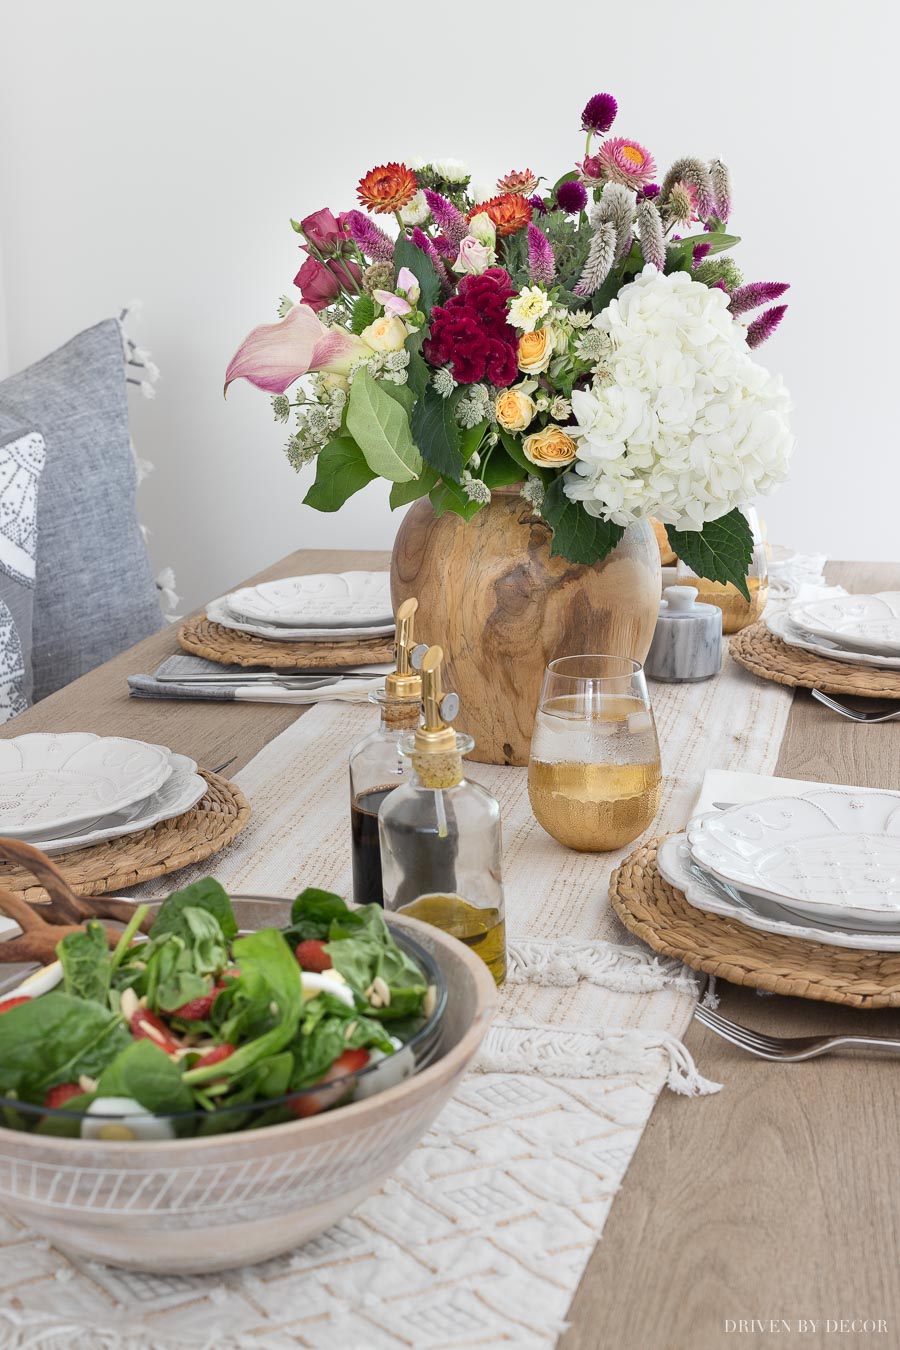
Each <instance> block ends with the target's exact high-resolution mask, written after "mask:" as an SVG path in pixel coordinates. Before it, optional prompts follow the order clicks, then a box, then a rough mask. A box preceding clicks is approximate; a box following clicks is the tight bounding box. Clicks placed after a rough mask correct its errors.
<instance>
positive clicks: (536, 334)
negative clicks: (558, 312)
mask: <svg viewBox="0 0 900 1350" xmlns="http://www.w3.org/2000/svg"><path fill="white" fill-rule="evenodd" d="M555 342H556V333H555V332H554V330H553V329H552V328H537V329H535V330H534V331H533V332H531V333H523V334H522V336H521V337H520V338H519V369H520V370H524V371H525V373H526V374H527V375H539V374H540V373H541V371H542V370H546V369H547V367H548V366H549V364H550V361H551V359H552V357H553V351H554V345H555Z"/></svg>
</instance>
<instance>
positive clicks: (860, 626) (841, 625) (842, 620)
mask: <svg viewBox="0 0 900 1350" xmlns="http://www.w3.org/2000/svg"><path fill="white" fill-rule="evenodd" d="M788 612H789V614H790V616H791V619H792V620H793V622H794V623H795V624H797V625H798V626H799V627H800V628H803V629H805V630H806V632H807V633H812V634H813V636H814V637H823V638H828V640H829V641H830V642H836V643H837V645H838V646H839V647H852V648H855V649H856V650H857V651H864V652H875V653H876V654H877V655H878V656H900V591H879V592H878V593H877V594H876V595H836V596H834V597H833V598H832V599H830V600H807V601H805V602H802V603H798V604H793V605H791V607H790V610H789V611H788Z"/></svg>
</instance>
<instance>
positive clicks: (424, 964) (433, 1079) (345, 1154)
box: [0, 897, 497, 1274]
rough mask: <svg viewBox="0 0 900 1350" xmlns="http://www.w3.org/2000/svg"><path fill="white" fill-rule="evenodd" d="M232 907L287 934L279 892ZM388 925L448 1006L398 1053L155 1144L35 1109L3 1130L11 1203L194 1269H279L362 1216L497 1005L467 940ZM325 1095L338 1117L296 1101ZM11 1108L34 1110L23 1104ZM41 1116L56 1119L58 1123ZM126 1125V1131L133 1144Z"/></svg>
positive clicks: (146, 1258)
mask: <svg viewBox="0 0 900 1350" xmlns="http://www.w3.org/2000/svg"><path fill="white" fill-rule="evenodd" d="M233 907H234V914H235V919H236V921H237V924H238V927H239V929H240V930H241V931H242V932H244V933H247V934H249V933H255V932H258V931H259V930H260V929H264V928H268V927H273V926H275V927H277V926H281V925H284V924H285V923H286V922H287V921H288V919H289V916H290V909H291V906H290V902H288V901H279V900H272V899H268V898H265V897H241V898H239V899H236V900H233ZM386 920H387V923H388V926H389V929H390V933H391V935H392V937H393V938H394V939H395V941H396V942H397V943H398V946H399V947H400V948H401V950H402V951H403V952H404V954H405V955H406V956H407V957H409V958H411V959H412V960H413V961H414V962H415V963H416V964H417V965H418V966H419V968H420V969H421V970H422V971H423V973H424V974H425V975H426V976H427V978H428V981H429V983H430V984H432V985H433V987H434V989H435V998H434V1006H433V1008H432V1007H430V1008H429V1011H428V1013H427V1014H426V1015H425V1016H424V1018H423V1019H421V1023H420V1025H418V1026H416V1027H414V1028H412V1029H411V1031H410V1034H409V1035H408V1038H407V1039H406V1040H405V1044H404V1047H403V1050H401V1051H400V1052H398V1054H397V1056H396V1057H394V1056H386V1057H385V1059H384V1060H381V1059H376V1060H375V1062H374V1063H373V1064H369V1065H366V1066H365V1068H364V1069H362V1070H361V1071H360V1072H358V1073H351V1074H344V1075H341V1076H340V1077H339V1078H333V1079H330V1080H329V1082H328V1083H327V1084H317V1085H315V1086H313V1087H310V1088H309V1089H307V1090H305V1091H303V1092H298V1093H293V1094H281V1095H280V1096H278V1097H274V1098H270V1099H267V1100H266V1101H264V1102H263V1101H260V1102H254V1103H253V1104H252V1105H251V1106H249V1107H245V1108H244V1109H243V1111H242V1112H238V1111H237V1109H235V1111H234V1113H232V1111H230V1110H229V1112H228V1113H227V1114H228V1115H231V1114H235V1115H238V1114H241V1115H243V1117H244V1119H243V1120H241V1121H240V1123H239V1124H230V1125H226V1126H225V1127H224V1129H215V1130H213V1129H212V1127H211V1125H210V1116H211V1114H213V1113H210V1112H200V1111H192V1112H189V1113H185V1114H184V1116H183V1117H182V1118H179V1116H178V1114H177V1113H174V1114H169V1115H167V1116H163V1117H159V1118H158V1119H159V1120H161V1121H162V1122H163V1123H164V1124H166V1125H169V1126H171V1128H170V1129H169V1130H166V1131H165V1132H164V1133H163V1134H162V1137H160V1136H159V1135H157V1136H155V1137H147V1136H142V1134H141V1133H140V1131H139V1130H138V1129H133V1128H131V1126H132V1125H133V1124H134V1122H133V1121H131V1120H124V1119H123V1117H122V1116H121V1115H109V1116H108V1117H106V1118H105V1119H102V1116H101V1119H102V1123H103V1124H106V1125H107V1126H109V1125H112V1126H113V1129H112V1130H111V1131H108V1132H107V1137H98V1135H99V1132H98V1133H97V1134H94V1135H93V1137H82V1136H81V1128H80V1127H81V1124H82V1123H83V1120H84V1115H83V1113H78V1112H69V1113H67V1112H66V1111H65V1109H64V1108H61V1109H60V1110H59V1111H55V1110H48V1109H43V1108H42V1109H40V1111H39V1112H37V1111H35V1112H27V1113H24V1114H27V1115H28V1116H29V1120H28V1121H27V1122H24V1128H23V1121H22V1120H21V1119H14V1118H11V1119H8V1120H7V1121H6V1123H5V1125H2V1126H0V1207H2V1208H3V1209H6V1210H8V1211H9V1212H10V1213H11V1214H13V1215H14V1216H15V1217H16V1218H17V1219H18V1220H20V1221H21V1222H25V1223H27V1224H30V1225H31V1226H32V1227H33V1228H35V1229H36V1230H37V1231H38V1232H39V1233H41V1234H42V1235H43V1236H45V1237H47V1238H48V1239H50V1240H51V1241H53V1242H54V1243H56V1244H57V1245H58V1246H60V1247H63V1248H68V1249H71V1250H74V1251H77V1252H79V1253H81V1254H82V1255H86V1256H90V1257H93V1258H94V1259H97V1260H101V1261H106V1262H108V1263H109V1264H111V1265H116V1266H122V1267H125V1268H129V1269H135V1270H146V1271H156V1272H177V1273H181V1274H191V1273H204V1272H209V1271H215V1270H223V1269H227V1268H229V1267H231V1266H237V1265H245V1264H248V1263H250V1262H254V1261H260V1260H264V1259H268V1258H269V1257H272V1256H275V1255H277V1254H279V1253H281V1252H284V1251H287V1250H289V1249H290V1248H292V1247H294V1246H296V1245H298V1244H299V1243H302V1242H304V1241H306V1240H308V1239H310V1238H312V1237H314V1236H315V1235H317V1234H318V1233H321V1232H322V1231H323V1230H324V1229H326V1228H328V1227H330V1226H331V1225H332V1224H333V1223H335V1222H336V1221H337V1220H338V1219H339V1218H341V1217H343V1216H344V1215H345V1214H348V1213H349V1212H350V1211H351V1210H352V1209H354V1208H355V1207H356V1206H357V1205H358V1204H359V1203H360V1202H361V1201H362V1200H363V1199H364V1198H365V1197H366V1196H367V1195H369V1194H371V1193H372V1192H373V1191H374V1190H376V1189H377V1188H378V1187H379V1185H380V1184H381V1183H382V1182H383V1181H384V1179H385V1178H386V1177H387V1176H388V1174H389V1173H390V1172H391V1171H393V1169H394V1168H395V1167H396V1166H398V1164H399V1163H400V1162H401V1161H402V1160H403V1159H404V1158H405V1156H406V1155H407V1154H408V1153H409V1152H410V1150H411V1149H412V1148H413V1147H414V1146H415V1144H416V1143H417V1142H418V1140H419V1139H420V1138H421V1137H422V1135H423V1134H424V1133H425V1132H426V1131H427V1129H428V1128H429V1126H430V1125H431V1123H432V1121H433V1120H434V1118H435V1116H436V1115H437V1113H438V1112H439V1111H440V1109H441V1107H442V1106H443V1104H444V1103H445V1101H446V1100H447V1099H448V1097H449V1096H450V1095H451V1094H452V1092H453V1090H454V1088H455V1086H456V1084H457V1083H458V1081H459V1079H460V1077H461V1076H462V1074H463V1073H464V1072H465V1069H466V1068H467V1066H468V1065H469V1063H470V1062H471V1060H472V1058H473V1057H474V1055H475V1054H476V1052H477V1050H478V1047H479V1046H480V1044H481V1041H482V1040H483V1038H484V1035H485V1034H486V1032H487V1029H488V1026H489V1024H490V1020H491V1017H492V1015H493V1013H494V1011H495V1008H496V1002H497V993H496V987H495V985H494V982H493V979H492V978H491V975H490V973H489V972H488V970H487V968H486V967H485V966H484V964H483V962H481V961H480V960H479V959H478V958H477V957H476V956H473V954H472V953H471V952H470V951H469V950H468V949H467V948H466V947H465V946H464V945H463V944H462V943H459V942H457V941H456V940H455V939H453V938H451V937H448V936H447V935H445V934H443V933H441V932H440V931H439V930H438V929H435V928H432V927H431V926H430V925H427V924H423V923H419V922H417V921H416V920H414V919H409V918H405V917H404V916H402V915H387V916H386ZM9 997H10V993H9V992H7V993H6V995H5V998H7V999H8V998H9ZM7 1016H10V1017H11V1016H12V1014H11V1013H8V1014H7ZM392 1059H393V1060H394V1063H393V1065H392V1064H391V1061H392ZM404 1059H405V1063H404ZM410 1061H412V1062H410ZM392 1070H393V1072H392ZM398 1070H399V1071H398ZM410 1075H411V1076H410ZM338 1092H339V1096H338V1097H337V1099H335V1094H336V1093H338ZM323 1096H325V1097H327V1101H325V1103H324V1106H327V1107H329V1108H331V1107H334V1108H337V1109H323V1108H322V1107H321V1106H320V1105H319V1104H316V1107H315V1109H314V1110H313V1111H311V1112H310V1113H308V1114H303V1113H297V1112H295V1111H292V1110H290V1102H292V1101H297V1100H301V1101H303V1100H307V1101H311V1102H313V1103H317V1098H318V1099H321V1098H322V1097H323ZM4 1105H5V1109H6V1110H8V1111H11V1112H14V1113H16V1115H21V1114H23V1107H22V1104H21V1103H19V1102H17V1101H16V1100H15V1099H14V1098H10V1097H9V1096H7V1097H6V1098H5V1100H4ZM36 1115H37V1116H38V1119H39V1117H40V1116H43V1117H44V1118H45V1119H46V1118H47V1117H50V1121H49V1122H48V1126H45V1127H44V1128H42V1127H41V1126H40V1124H39V1123H38V1120H36V1119H35V1116H36ZM72 1116H75V1117H76V1118H75V1119H74V1120H72V1119H71V1117H72ZM122 1125H125V1126H126V1128H127V1129H128V1130H129V1134H128V1135H127V1136H126V1137H119V1129H118V1128H117V1127H120V1126H122ZM57 1127H59V1129H58V1132H57ZM76 1130H77V1135H78V1137H71V1136H72V1134H73V1133H75V1131H76Z"/></svg>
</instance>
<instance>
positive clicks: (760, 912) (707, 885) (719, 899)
mask: <svg viewBox="0 0 900 1350" xmlns="http://www.w3.org/2000/svg"><path fill="white" fill-rule="evenodd" d="M691 862H692V858H691V850H690V846H689V844H688V842H687V838H686V836H685V835H683V834H673V835H670V836H669V838H668V839H665V840H664V841H663V842H662V844H660V846H659V852H658V853H657V855H656V863H657V866H658V868H659V870H660V873H661V875H662V876H663V877H665V879H666V881H668V883H669V885H670V886H674V887H675V888H676V890H679V891H681V892H682V894H683V895H684V898H685V900H687V902H688V904H689V905H693V907H694V909H699V910H702V911H703V912H704V913H706V914H718V915H719V916H720V917H721V918H723V919H734V920H736V921H737V923H741V924H743V925H744V927H745V928H752V929H754V930H755V931H756V932H758V933H777V934H778V935H779V936H780V937H791V938H805V939H806V940H807V941H809V942H822V943H824V944H825V946H826V947H851V948H853V949H855V950H859V951H869V952H900V933H886V932H879V933H872V932H862V933H860V932H853V931H851V930H849V929H836V928H829V927H828V925H827V924H824V923H817V922H816V921H815V920H814V919H807V920H800V919H798V918H795V917H793V916H792V915H790V914H789V913H787V912H786V911H784V910H781V909H779V907H778V906H777V905H774V904H771V903H770V902H767V901H765V900H762V899H760V898H758V897H756V896H753V897H751V896H749V895H747V893H746V892H738V896H739V899H738V900H730V899H728V898H726V897H725V896H724V895H723V894H722V892H721V891H720V890H718V889H717V887H716V884H715V882H714V881H713V880H712V879H711V878H710V877H707V876H704V875H703V874H702V872H699V874H698V871H692V870H691ZM742 902H743V903H742Z"/></svg>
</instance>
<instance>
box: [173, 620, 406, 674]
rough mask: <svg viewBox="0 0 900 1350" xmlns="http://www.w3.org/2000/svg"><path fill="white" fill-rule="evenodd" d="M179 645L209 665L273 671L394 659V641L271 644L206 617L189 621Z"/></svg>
mask: <svg viewBox="0 0 900 1350" xmlns="http://www.w3.org/2000/svg"><path fill="white" fill-rule="evenodd" d="M178 641H179V642H180V644H181V646H182V647H183V648H184V650H185V651H186V652H190V653H191V655H192V656H205V657H206V659H207V661H218V662H219V664H220V665H223V666H268V667H269V668H271V669H273V670H318V669H320V668H321V667H323V666H326V667H334V668H340V667H341V666H364V665H377V664H380V663H381V662H384V661H391V660H392V659H393V656H394V639H393V637H388V638H360V639H359V640H358V641H353V642H270V641H269V639H268V638H260V637H254V636H253V634H252V633H239V632H238V631H237V629H234V628H223V627H222V625H221V624H218V623H213V622H212V621H211V620H210V619H207V617H206V615H205V614H197V615H195V616H194V618H192V619H187V620H186V621H185V623H183V624H182V625H181V627H180V628H179V630H178Z"/></svg>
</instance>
